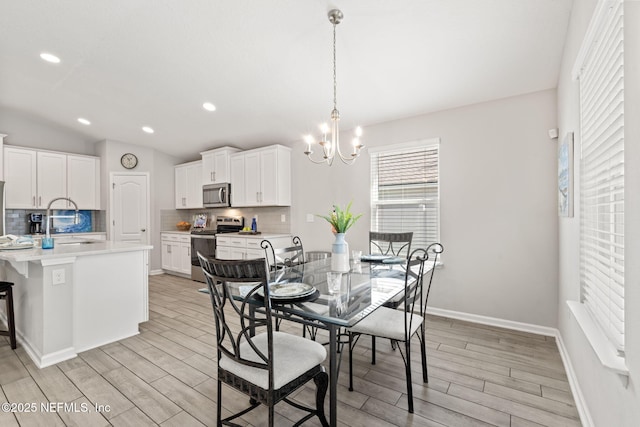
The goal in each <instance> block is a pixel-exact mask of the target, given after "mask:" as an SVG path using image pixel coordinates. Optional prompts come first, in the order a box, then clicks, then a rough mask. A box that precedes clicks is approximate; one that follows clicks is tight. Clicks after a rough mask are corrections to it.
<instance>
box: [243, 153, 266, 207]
mask: <svg viewBox="0 0 640 427" xmlns="http://www.w3.org/2000/svg"><path fill="white" fill-rule="evenodd" d="M260 163H261V162H260V152H251V153H245V156H244V181H245V182H244V188H245V197H246V199H245V206H258V205H260V204H261V202H260V198H261V194H260V192H261V191H262V190H261V182H260V180H261V177H260Z"/></svg>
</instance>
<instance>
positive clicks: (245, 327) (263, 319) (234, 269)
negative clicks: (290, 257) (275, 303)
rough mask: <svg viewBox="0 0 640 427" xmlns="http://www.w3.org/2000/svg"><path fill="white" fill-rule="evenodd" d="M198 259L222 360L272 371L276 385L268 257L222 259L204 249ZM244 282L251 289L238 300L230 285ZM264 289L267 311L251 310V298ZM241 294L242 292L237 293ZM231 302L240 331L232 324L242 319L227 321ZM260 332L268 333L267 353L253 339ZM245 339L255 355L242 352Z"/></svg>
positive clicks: (271, 383) (271, 377)
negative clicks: (230, 360)
mask: <svg viewBox="0 0 640 427" xmlns="http://www.w3.org/2000/svg"><path fill="white" fill-rule="evenodd" d="M198 259H199V260H200V266H201V267H202V271H203V273H204V277H205V279H206V281H207V287H208V288H209V294H210V296H211V304H212V306H213V314H214V317H215V322H216V336H217V338H216V339H217V348H218V361H219V360H220V358H221V357H222V355H224V356H226V357H229V358H231V359H233V360H234V361H235V362H237V363H241V364H243V365H246V366H251V367H254V368H259V369H265V370H268V371H269V385H270V387H273V361H272V355H273V327H272V321H271V320H272V319H271V302H270V300H269V298H268V295H269V289H268V286H267V270H266V264H265V262H264V259H262V258H259V259H250V260H221V259H213V258H206V257H204V256H203V255H202V254H201V253H200V252H198ZM243 283H244V284H247V287H249V288H250V289H249V290H248V291H247V292H246V293H245V294H244V297H242V298H239V299H237V300H236V299H234V297H233V294H232V293H231V290H230V286H234V285H235V286H238V285H237V284H243ZM260 289H262V292H263V294H262V295H263V296H264V310H250V308H251V303H250V302H249V299H250V298H253V297H254V295H259V294H258V292H259V290H260ZM237 294H238V292H236V295H237ZM236 298H238V297H236ZM227 304H230V306H231V307H232V308H233V310H234V311H235V313H236V314H237V315H238V319H239V324H240V332H237V331H236V333H234V332H233V331H232V329H231V328H230V326H229V325H237V323H238V320H232V319H230V321H229V322H227V319H226V314H227V313H225V307H226V305H227ZM227 311H228V310H227ZM258 311H259V312H258ZM263 328H264V329H263ZM234 329H237V326H234ZM265 329H266V330H265ZM260 332H266V334H267V352H266V353H264V352H263V351H261V350H259V349H258V347H257V346H256V345H255V344H254V342H253V336H254V334H258V333H260ZM243 342H247V343H248V344H249V345H250V346H251V348H252V350H253V352H250V353H252V354H248V355H246V354H241V351H240V344H241V343H243ZM245 356H249V358H246V357H245ZM256 356H257V357H256Z"/></svg>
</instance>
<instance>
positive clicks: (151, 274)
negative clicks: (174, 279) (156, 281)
mask: <svg viewBox="0 0 640 427" xmlns="http://www.w3.org/2000/svg"><path fill="white" fill-rule="evenodd" d="M159 274H164V270H163V269H161V268H159V269H157V270H151V271H150V272H149V276H157V275H159Z"/></svg>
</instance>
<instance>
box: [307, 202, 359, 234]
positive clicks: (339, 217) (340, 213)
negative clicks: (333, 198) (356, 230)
mask: <svg viewBox="0 0 640 427" xmlns="http://www.w3.org/2000/svg"><path fill="white" fill-rule="evenodd" d="M352 203H353V202H352V201H351V202H349V204H348V205H347V207H346V208H345V209H344V210H343V209H341V208H340V206H338V205H333V212H332V213H331V215H316V216H318V217H320V218H324V219H325V220H326V221H327V222H328V223H329V224H331V226H332V227H333V229H334V230H335V232H336V233H345V232H346V231H347V230H348V229H350V228H351V227H352V226H353V224H355V223H356V221H357V220H358V219H360V217H361V216H362V214H358V215H355V216H354V215H353V214H352V213H351V204H352Z"/></svg>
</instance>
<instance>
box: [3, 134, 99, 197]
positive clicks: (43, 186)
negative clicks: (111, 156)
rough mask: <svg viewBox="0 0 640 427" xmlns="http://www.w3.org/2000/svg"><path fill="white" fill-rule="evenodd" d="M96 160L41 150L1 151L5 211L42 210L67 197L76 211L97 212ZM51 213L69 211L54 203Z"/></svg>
mask: <svg viewBox="0 0 640 427" xmlns="http://www.w3.org/2000/svg"><path fill="white" fill-rule="evenodd" d="M99 168H100V159H99V158H97V157H93V156H81V155H72V154H66V153H58V152H52V151H44V150H32V149H26V148H18V147H9V146H5V147H4V170H5V181H6V207H7V208H9V209H46V208H47V205H48V204H49V202H50V201H51V200H53V199H55V198H57V197H69V198H71V199H72V200H73V201H74V202H76V203H77V204H78V208H79V209H88V210H97V209H100V169H99ZM52 207H53V208H55V209H69V208H70V207H71V205H70V204H69V203H68V202H67V201H57V202H55V203H54V204H53V205H52Z"/></svg>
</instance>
